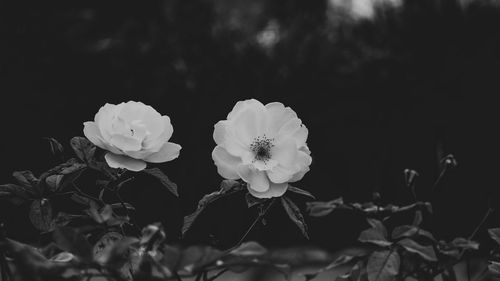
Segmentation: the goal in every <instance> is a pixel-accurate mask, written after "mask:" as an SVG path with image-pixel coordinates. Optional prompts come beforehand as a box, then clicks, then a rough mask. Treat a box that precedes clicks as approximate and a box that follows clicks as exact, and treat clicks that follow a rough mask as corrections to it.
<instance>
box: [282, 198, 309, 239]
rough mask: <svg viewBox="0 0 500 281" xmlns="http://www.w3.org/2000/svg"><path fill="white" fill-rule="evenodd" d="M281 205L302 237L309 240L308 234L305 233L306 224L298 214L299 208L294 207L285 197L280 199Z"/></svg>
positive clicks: (300, 214) (299, 213)
mask: <svg viewBox="0 0 500 281" xmlns="http://www.w3.org/2000/svg"><path fill="white" fill-rule="evenodd" d="M281 204H282V205H283V207H284V208H285V211H286V213H287V214H288V217H289V218H290V219H291V220H292V221H293V222H294V223H295V224H296V225H297V226H298V227H299V229H300V231H301V232H302V235H304V237H305V238H307V239H309V234H308V233H307V224H306V221H305V219H304V216H303V215H302V213H301V212H300V209H299V207H297V205H295V203H293V201H292V200H291V199H290V198H288V197H286V196H282V197H281Z"/></svg>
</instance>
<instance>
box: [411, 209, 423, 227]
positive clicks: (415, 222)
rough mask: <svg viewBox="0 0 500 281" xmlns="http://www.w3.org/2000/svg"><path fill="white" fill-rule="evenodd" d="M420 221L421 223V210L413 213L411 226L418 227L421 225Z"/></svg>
mask: <svg viewBox="0 0 500 281" xmlns="http://www.w3.org/2000/svg"><path fill="white" fill-rule="evenodd" d="M422 221H423V217H422V211H421V210H417V211H416V212H415V217H414V218H413V223H412V225H414V226H419V225H420V224H422Z"/></svg>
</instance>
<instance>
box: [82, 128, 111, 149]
mask: <svg viewBox="0 0 500 281" xmlns="http://www.w3.org/2000/svg"><path fill="white" fill-rule="evenodd" d="M83 134H84V135H85V137H86V138H87V139H89V141H90V142H92V143H93V144H95V145H97V146H98V147H100V148H102V149H106V146H105V145H104V142H103V140H102V136H101V132H100V131H99V128H97V125H96V124H95V122H92V121H88V122H84V123H83Z"/></svg>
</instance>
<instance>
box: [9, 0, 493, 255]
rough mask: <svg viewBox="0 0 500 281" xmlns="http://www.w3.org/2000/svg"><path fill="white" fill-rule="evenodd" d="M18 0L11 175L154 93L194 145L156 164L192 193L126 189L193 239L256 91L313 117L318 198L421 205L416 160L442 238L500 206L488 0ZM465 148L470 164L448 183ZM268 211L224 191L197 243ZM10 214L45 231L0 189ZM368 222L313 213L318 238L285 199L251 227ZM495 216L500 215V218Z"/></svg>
mask: <svg viewBox="0 0 500 281" xmlns="http://www.w3.org/2000/svg"><path fill="white" fill-rule="evenodd" d="M14 2H16V1H10V3H9V1H2V2H1V3H0V13H1V14H2V15H1V17H0V21H1V24H0V31H1V34H0V40H1V41H0V48H1V50H0V59H1V60H0V75H1V76H0V77H1V83H0V94H1V97H2V103H1V109H0V122H1V124H2V126H1V130H0V131H1V135H0V136H1V138H0V139H1V142H0V144H1V145H0V147H1V154H0V155H1V160H0V161H1V162H0V163H1V167H2V169H1V170H0V179H1V180H0V182H1V183H7V182H11V181H12V178H11V173H12V172H13V171H15V170H25V169H31V170H33V171H34V172H35V173H37V174H39V173H40V172H42V171H44V170H45V169H48V168H50V167H51V166H52V165H55V164H57V159H54V158H53V157H52V156H51V154H50V151H49V147H48V144H47V142H46V141H45V140H43V137H48V136H50V137H54V138H56V139H58V140H59V141H61V142H62V143H63V144H64V145H65V146H66V147H67V148H68V150H69V145H68V142H69V139H70V138H71V137H73V136H76V135H83V132H82V129H83V122H84V121H89V120H93V118H94V114H95V113H96V112H97V111H98V109H99V107H101V106H102V105H103V104H104V103H106V102H108V103H115V104H116V103H120V102H123V101H128V100H137V101H142V102H144V103H146V104H150V105H152V106H153V107H155V108H156V109H157V110H158V111H159V112H161V113H162V114H167V115H169V116H170V117H171V119H172V123H173V125H174V134H173V137H172V139H171V140H172V141H173V142H176V143H179V144H181V145H182V147H183V149H182V151H181V155H180V157H179V158H178V159H176V160H175V161H172V162H168V163H165V164H161V165H158V166H159V167H160V168H161V169H162V170H164V171H165V172H166V173H167V174H168V175H169V177H170V178H171V179H172V180H173V181H175V182H176V183H177V184H178V185H179V192H180V200H175V199H174V198H173V197H172V196H171V195H170V194H168V192H166V191H165V190H162V188H161V187H160V186H159V185H158V184H157V183H156V182H154V181H151V180H149V179H147V178H141V177H139V178H138V179H137V181H136V183H134V184H130V186H127V188H126V190H125V197H126V198H127V200H129V201H131V202H133V203H135V204H136V207H137V209H138V210H139V211H138V217H139V221H140V222H142V223H149V222H154V221H163V222H164V224H165V225H166V226H167V230H168V233H170V235H171V237H177V235H178V231H179V227H180V224H181V220H182V216H183V215H186V214H188V213H190V212H192V211H193V210H194V209H195V207H196V204H197V201H198V200H199V199H200V198H201V197H202V195H203V194H206V193H209V192H212V191H214V190H216V189H217V188H218V185H219V183H220V180H221V178H220V176H219V175H218V174H217V172H216V168H215V165H214V164H213V161H212V159H211V151H212V149H213V147H214V146H215V143H214V141H213V139H212V132H213V125H214V124H215V123H216V122H217V121H218V120H221V119H224V118H225V117H226V115H227V113H228V112H229V111H230V110H231V109H232V107H233V105H234V104H235V103H236V102H237V101H238V100H243V99H248V98H257V99H259V100H260V101H262V102H263V103H268V102H272V101H280V102H282V103H284V104H285V105H287V106H290V107H292V108H293V109H294V110H295V111H296V112H297V113H298V115H299V117H300V118H301V119H302V121H303V123H304V124H305V125H306V126H307V127H308V128H309V132H310V134H309V139H308V145H309V147H310V149H311V151H312V156H313V163H312V165H311V171H310V172H309V173H308V174H307V175H306V176H305V177H304V179H303V180H302V181H300V182H299V183H297V184H296V185H297V186H299V187H301V188H303V189H306V190H309V191H310V192H312V193H313V194H315V195H316V196H317V198H318V199H319V200H323V201H326V200H331V199H334V198H336V197H339V196H343V197H344V198H345V199H346V200H347V201H356V200H358V201H368V200H370V199H371V194H372V192H374V191H377V192H379V193H380V194H381V196H382V201H383V202H392V203H395V204H406V203H411V200H412V199H411V196H410V194H409V192H408V190H406V189H405V188H404V184H403V170H404V169H405V168H412V169H415V170H417V171H418V172H419V173H420V175H421V176H420V177H419V179H418V183H417V189H418V191H417V192H418V196H419V199H421V200H431V201H432V202H433V204H434V211H435V216H434V217H433V218H432V220H430V221H429V222H428V224H429V226H428V227H429V228H432V229H433V230H434V231H436V232H437V233H438V236H440V237H443V238H450V237H453V236H468V235H469V234H470V232H472V230H473V228H474V226H475V225H476V224H477V223H478V222H479V220H480V218H481V217H482V214H483V213H484V212H485V211H486V209H487V206H488V200H490V201H491V202H492V203H491V204H492V205H493V206H500V202H499V200H498V199H497V198H499V196H498V195H499V191H498V189H499V186H498V174H497V171H498V169H497V167H498V154H497V153H496V146H497V145H498V142H497V141H495V140H494V138H493V136H494V135H495V133H496V131H498V129H499V126H498V122H497V120H499V118H498V117H499V116H498V115H499V114H498V112H499V111H498V109H497V108H498V103H497V102H495V99H494V97H495V96H496V95H498V92H499V90H500V86H499V82H500V75H499V67H500V28H499V27H500V8H498V7H497V6H495V5H494V4H489V3H488V2H487V1H471V3H469V4H467V5H465V4H460V3H458V2H456V1H451V0H407V1H404V2H403V4H401V5H400V6H398V7H397V8H391V7H387V8H383V7H381V8H380V9H379V10H377V12H376V15H375V16H374V17H373V18H363V17H353V16H352V15H350V14H349V12H348V11H347V10H345V9H341V8H338V7H337V8H335V7H333V6H332V5H331V4H329V3H328V1H325V0H318V1H300V0H276V1H264V0H259V1H249V0H246V1H245V0H237V1H236V0H205V1H191V0H164V1H141V2H132V1H130V2H129V1H98V2H93V1H86V2H85V4H82V5H79V4H76V3H75V2H71V4H70V2H67V1H66V2H61V3H60V4H59V5H57V6H56V5H49V4H48V3H46V2H39V3H38V4H34V3H30V4H29V5H28V4H21V3H16V4H14ZM332 2H334V1H332ZM273 28H274V29H273ZM266 30H267V31H266ZM263 32H264V33H263ZM266 36H267V37H266ZM273 36H275V37H273ZM259 38H260V39H259ZM266 38H267V39H268V40H267V41H266V40H265V39H266ZM273 39H274V40H273ZM262 40H264V41H262ZM68 153H69V152H68ZM449 153H452V154H454V155H455V157H456V159H457V160H458V163H459V166H458V167H457V168H456V169H454V170H453V171H451V172H450V173H448V174H447V175H446V176H445V178H444V180H443V183H442V184H441V185H440V186H439V187H438V188H437V190H436V191H435V192H433V191H432V183H433V182H434V180H435V179H436V178H437V176H438V173H439V170H438V167H439V165H438V163H439V159H440V158H441V157H443V156H444V155H446V154H449ZM298 200H299V202H300V199H298ZM301 203H303V202H301ZM254 217H255V210H247V208H246V206H245V202H244V198H243V196H242V195H241V196H240V195H237V196H235V197H233V198H230V199H228V200H222V201H221V202H219V203H217V204H215V205H214V206H213V207H212V208H210V209H209V210H207V212H206V214H205V215H204V216H202V217H201V218H200V220H199V221H198V223H197V225H196V226H195V227H194V229H193V231H192V232H191V233H190V234H189V235H188V237H187V238H186V240H185V242H186V243H213V244H215V245H218V246H221V247H224V246H228V245H231V244H234V243H235V242H236V241H237V240H238V238H239V237H241V235H242V234H243V233H244V231H245V230H246V227H247V226H248V225H249V224H250V222H251V221H252V220H253V218H254ZM0 218H1V219H2V220H4V221H6V224H7V229H8V230H9V234H10V235H11V236H13V237H19V238H20V239H30V238H32V236H30V235H29V234H28V233H30V231H27V229H28V230H30V229H29V227H28V222H27V213H26V210H25V209H22V208H17V207H14V206H12V205H10V204H8V203H6V202H0ZM360 222H362V220H361V219H360V218H356V217H352V216H351V215H349V214H335V215H332V216H330V217H328V218H324V219H311V220H309V223H310V230H311V236H312V240H311V242H307V241H305V240H304V239H303V238H302V237H301V236H300V232H299V231H298V230H297V229H296V228H295V226H294V225H293V223H291V222H290V221H288V220H287V218H286V217H285V214H284V212H283V211H282V210H281V209H280V208H279V207H276V206H275V208H273V209H272V210H271V215H270V218H269V220H268V224H267V226H266V227H258V228H257V229H256V230H255V231H254V232H253V233H252V234H251V236H250V237H249V238H251V239H257V240H259V241H262V242H263V243H265V244H268V245H273V246H285V245H291V244H307V243H311V244H314V245H321V246H325V247H332V248H335V247H339V246H342V245H345V244H348V243H349V242H350V241H353V240H354V239H355V238H356V235H357V231H358V230H359V229H358V228H359V227H361V228H362V227H364V225H362V224H360ZM487 224H488V225H497V226H498V225H500V223H498V217H497V216H493V217H492V218H491V219H490V220H489V221H488V223H487ZM483 236H484V235H483ZM174 240H175V238H174ZM332 241H333V242H332Z"/></svg>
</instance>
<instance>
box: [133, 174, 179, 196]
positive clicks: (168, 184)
mask: <svg viewBox="0 0 500 281" xmlns="http://www.w3.org/2000/svg"><path fill="white" fill-rule="evenodd" d="M142 171H143V172H144V173H146V174H148V175H151V176H153V177H155V178H157V179H159V180H160V182H161V184H162V185H163V186H165V187H166V188H167V189H168V190H169V191H170V192H172V194H174V195H175V196H176V197H179V193H178V192H177V185H176V184H175V183H174V182H173V181H171V180H170V179H169V178H168V177H167V175H165V174H164V173H163V172H162V171H161V170H160V169H158V168H152V169H144V170H142Z"/></svg>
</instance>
